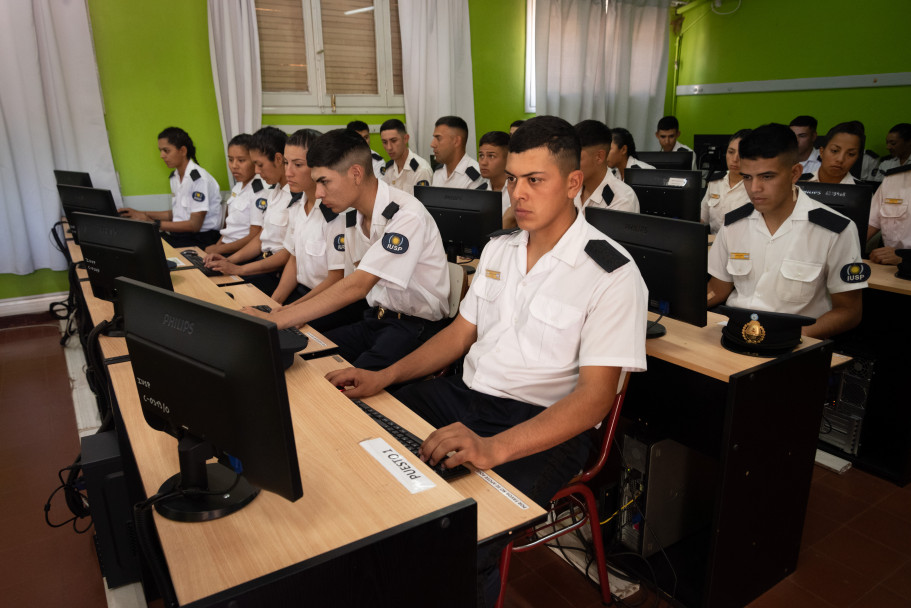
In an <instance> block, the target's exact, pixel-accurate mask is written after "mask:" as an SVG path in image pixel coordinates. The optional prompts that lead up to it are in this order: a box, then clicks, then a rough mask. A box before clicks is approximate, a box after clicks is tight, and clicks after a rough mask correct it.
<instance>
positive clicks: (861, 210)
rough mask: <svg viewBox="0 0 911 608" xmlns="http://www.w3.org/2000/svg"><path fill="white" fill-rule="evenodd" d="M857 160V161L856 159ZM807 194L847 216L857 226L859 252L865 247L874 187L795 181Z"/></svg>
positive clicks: (862, 251) (861, 252)
mask: <svg viewBox="0 0 911 608" xmlns="http://www.w3.org/2000/svg"><path fill="white" fill-rule="evenodd" d="M858 162H859V161H858ZM797 185H798V186H800V189H801V190H803V191H804V192H805V193H806V194H807V196H809V197H810V198H812V199H813V200H815V201H819V202H820V203H822V204H823V205H826V206H827V207H831V208H832V209H834V210H835V211H838V212H839V213H841V214H842V215H846V216H848V217H849V218H850V219H851V221H852V222H854V225H855V226H856V227H857V238H858V242H859V243H860V254H861V256H863V255H864V250H865V249H866V247H867V225H868V224H869V222H870V201H871V200H872V199H873V192H874V188H871V187H870V186H860V185H856V184H820V183H819V182H797Z"/></svg>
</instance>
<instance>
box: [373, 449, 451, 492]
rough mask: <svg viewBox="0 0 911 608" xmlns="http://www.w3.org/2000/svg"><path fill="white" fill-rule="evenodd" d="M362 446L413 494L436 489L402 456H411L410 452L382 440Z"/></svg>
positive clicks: (434, 485)
mask: <svg viewBox="0 0 911 608" xmlns="http://www.w3.org/2000/svg"><path fill="white" fill-rule="evenodd" d="M360 446H361V447H362V448H364V449H365V450H367V453H368V454H370V455H371V456H373V457H374V458H376V461H377V462H379V463H380V464H381V465H383V468H385V469H386V470H387V471H389V472H390V473H392V476H393V477H395V478H396V480H398V482H399V483H400V484H402V485H403V486H405V489H406V490H408V491H409V492H411V493H412V494H417V493H418V492H423V491H424V490H429V489H430V488H435V487H436V484H435V483H433V482H432V481H430V479H429V478H428V477H427V476H426V475H424V474H423V473H421V472H420V471H419V470H418V469H416V468H415V467H413V466H412V465H411V463H410V462H408V459H407V458H405V456H403V455H402V452H405V453H406V454H408V455H409V456H410V455H411V454H410V453H409V452H407V451H405V450H397V449H393V448H392V446H390V445H389V444H388V443H386V442H385V441H383V440H382V439H380V438H376V439H366V440H364V441H362V442H361V443H360Z"/></svg>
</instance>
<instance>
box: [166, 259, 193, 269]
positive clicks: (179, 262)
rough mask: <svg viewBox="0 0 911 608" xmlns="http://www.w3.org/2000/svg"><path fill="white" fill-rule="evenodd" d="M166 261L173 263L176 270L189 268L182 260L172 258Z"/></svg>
mask: <svg viewBox="0 0 911 608" xmlns="http://www.w3.org/2000/svg"><path fill="white" fill-rule="evenodd" d="M166 259H167V260H168V261H169V262H174V264H175V266H176V267H177V268H180V267H181V266H189V265H190V264H189V263H188V262H185V261H184V260H183V259H181V258H177V257H174V258H166Z"/></svg>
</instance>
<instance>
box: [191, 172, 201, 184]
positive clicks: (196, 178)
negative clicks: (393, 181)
mask: <svg viewBox="0 0 911 608" xmlns="http://www.w3.org/2000/svg"><path fill="white" fill-rule="evenodd" d="M200 177H202V175H200V173H199V171H197V170H196V169H193V170H192V171H190V179H192V180H193V181H194V182H195V181H196V180H198V179H199V178H200Z"/></svg>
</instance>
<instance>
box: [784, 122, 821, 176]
mask: <svg viewBox="0 0 911 608" xmlns="http://www.w3.org/2000/svg"><path fill="white" fill-rule="evenodd" d="M818 125H819V123H818V122H817V120H816V119H815V118H813V117H812V116H807V115H805V114H804V115H801V116H797V117H795V118H794V120H792V121H791V122H790V123H789V124H788V128H789V129H791V131H793V132H794V135H795V136H796V137H797V162H799V163H800V164H801V166H802V167H803V171H802V172H803V173H813V172H814V171H817V170H818V169H819V150H818V149H817V147H816V138H817V134H816V129H817V126H818Z"/></svg>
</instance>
